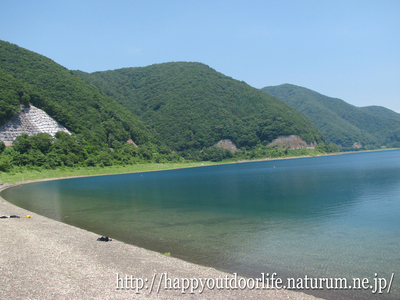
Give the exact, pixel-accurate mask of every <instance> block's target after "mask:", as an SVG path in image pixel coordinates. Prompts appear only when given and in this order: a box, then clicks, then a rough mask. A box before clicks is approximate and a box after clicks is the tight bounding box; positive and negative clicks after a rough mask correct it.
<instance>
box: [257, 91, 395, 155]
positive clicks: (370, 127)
mask: <svg viewBox="0 0 400 300" xmlns="http://www.w3.org/2000/svg"><path fill="white" fill-rule="evenodd" d="M261 90H262V91H264V92H267V93H269V94H271V95H274V96H275V97H277V98H279V99H281V100H283V101H285V102H286V103H287V104H288V105H289V106H291V107H293V108H295V109H297V110H298V111H299V112H301V113H303V114H304V115H305V116H307V117H308V118H309V119H310V120H311V121H312V122H313V123H314V125H315V126H316V127H317V128H318V129H319V130H320V131H321V132H322V133H323V134H324V136H325V137H326V138H327V141H328V142H334V143H336V144H338V145H341V146H343V147H347V148H348V147H352V146H353V145H354V143H358V144H361V145H363V147H364V148H365V147H366V148H376V147H382V146H387V147H399V146H400V140H399V139H398V138H397V136H400V132H399V128H400V115H398V114H397V113H395V112H394V111H391V110H389V109H387V108H384V107H379V106H369V107H364V108H362V107H361V108H360V107H355V106H353V105H351V104H349V103H347V102H345V101H343V100H342V99H338V98H332V97H328V96H325V95H322V94H320V93H318V92H315V91H312V90H310V89H307V88H304V87H300V86H296V85H292V84H282V85H278V86H269V87H264V88H262V89H261Z"/></svg>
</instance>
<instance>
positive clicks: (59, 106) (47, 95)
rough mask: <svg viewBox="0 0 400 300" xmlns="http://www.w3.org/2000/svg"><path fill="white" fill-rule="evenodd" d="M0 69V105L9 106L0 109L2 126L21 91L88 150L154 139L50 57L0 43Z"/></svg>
mask: <svg viewBox="0 0 400 300" xmlns="http://www.w3.org/2000/svg"><path fill="white" fill-rule="evenodd" d="M0 71H1V73H0V76H1V83H0V84H2V87H1V93H2V95H6V97H4V98H3V96H2V98H1V102H0V103H1V105H2V106H7V107H8V108H7V111H6V112H3V111H2V114H1V124H2V123H4V121H6V120H7V119H10V116H11V115H12V114H13V113H15V107H16V105H17V102H16V101H17V100H21V101H22V98H21V97H22V96H23V95H22V94H23V93H22V94H21V91H22V90H23V89H25V90H26V89H27V90H29V92H28V93H27V94H25V96H24V99H25V100H27V101H29V102H30V103H32V104H33V105H35V106H36V107H38V108H41V109H43V110H44V111H46V112H47V113H48V114H49V115H50V116H52V117H53V118H55V119H56V120H57V121H58V122H60V123H61V124H62V125H64V126H65V127H66V128H68V129H69V130H70V131H72V132H74V133H77V134H80V136H81V138H82V139H83V140H86V141H87V142H88V144H90V145H91V146H92V147H98V146H100V147H103V146H111V145H112V143H113V142H114V141H118V142H125V141H126V140H128V139H130V138H131V139H132V140H133V141H135V142H136V143H137V144H143V143H146V142H148V141H150V140H151V139H152V136H151V134H150V132H149V130H148V129H147V128H146V126H145V125H144V124H143V123H142V122H141V121H139V120H138V119H137V117H135V116H134V115H133V114H132V113H130V112H129V111H127V110H126V109H124V108H123V107H122V106H121V105H120V104H118V103H117V102H116V101H115V100H114V99H112V98H110V97H108V96H106V95H104V94H103V93H101V92H100V91H98V90H97V89H96V88H94V87H93V86H91V85H90V84H88V83H87V82H85V81H83V80H82V79H80V78H79V77H77V76H75V75H73V74H72V73H71V72H70V71H68V70H67V69H66V68H64V67H62V66H60V65H58V64H57V63H55V62H54V61H52V60H51V59H48V58H46V57H44V56H42V55H39V54H37V53H34V52H32V51H29V50H26V49H24V48H21V47H18V46H17V45H14V44H11V43H8V42H4V41H0ZM14 86H16V87H15V88H14ZM16 94H18V95H19V96H18V97H16ZM17 98H21V99H17ZM1 124H0V125H1Z"/></svg>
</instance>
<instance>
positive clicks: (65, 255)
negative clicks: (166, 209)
mask: <svg viewBox="0 0 400 300" xmlns="http://www.w3.org/2000/svg"><path fill="white" fill-rule="evenodd" d="M26 183H28V182H26ZM20 184H21V183H20ZM12 186H16V185H14V184H12V185H9V184H7V185H3V186H0V191H2V190H4V189H6V188H9V187H12ZM0 215H8V216H9V215H18V216H20V218H7V219H0V224H1V228H2V231H3V236H2V243H1V244H0V253H1V254H0V266H1V267H0V286H1V287H2V288H1V290H0V298H4V299H26V298H35V299H57V298H63V299H65V298H75V299H108V298H113V299H114V298H116V299H128V298H129V299H132V298H133V299H149V297H154V298H157V299H187V298H188V299H192V298H196V299H207V298H208V299H210V298H212V299H227V298H234V299H250V298H253V299H310V300H311V299H318V298H316V297H314V296H312V295H308V294H305V293H303V292H301V291H289V290H283V289H282V290H276V289H248V288H246V289H243V290H241V289H221V290H218V289H216V288H214V289H207V288H205V289H204V291H203V292H202V293H199V290H195V291H194V293H193V294H191V293H190V291H186V292H185V293H182V292H181V289H177V290H174V289H164V282H163V283H162V284H161V288H160V290H159V293H156V289H155V288H154V289H153V291H152V293H150V292H149V288H148V289H147V290H146V289H145V287H144V288H143V289H142V290H140V291H139V293H136V290H134V289H125V288H123V289H121V288H119V289H117V274H118V276H119V277H120V278H125V276H128V277H129V276H133V277H135V278H142V279H143V280H145V279H146V278H147V279H148V286H150V282H151V281H152V278H153V277H155V279H156V280H155V282H156V284H157V285H158V284H159V282H160V281H159V280H160V279H161V277H160V276H161V274H168V278H170V279H173V280H175V279H179V280H182V279H185V278H187V279H191V278H214V279H217V278H225V277H226V276H228V278H230V279H231V278H233V277H234V276H233V275H232V274H229V273H226V272H222V271H218V270H216V269H214V268H210V267H204V266H200V265H196V264H193V263H189V262H186V261H183V260H180V259H177V258H174V257H169V256H165V255H163V254H160V253H157V252H154V251H151V250H147V249H144V248H140V247H137V246H133V245H130V244H126V243H123V242H121V241H118V240H113V241H111V242H99V241H97V238H98V237H99V236H98V235H96V234H95V233H93V232H89V231H87V230H84V229H81V228H78V227H74V226H71V225H67V224H64V223H61V222H58V221H55V220H52V219H48V218H46V217H44V216H41V215H38V214H36V213H33V212H30V211H28V210H26V209H23V208H20V207H18V206H15V205H14V204H11V203H9V202H7V201H6V200H4V199H3V198H2V197H0ZM26 215H30V216H31V217H30V218H26ZM238 278H241V277H240V276H238ZM119 282H121V281H119ZM119 287H121V286H119Z"/></svg>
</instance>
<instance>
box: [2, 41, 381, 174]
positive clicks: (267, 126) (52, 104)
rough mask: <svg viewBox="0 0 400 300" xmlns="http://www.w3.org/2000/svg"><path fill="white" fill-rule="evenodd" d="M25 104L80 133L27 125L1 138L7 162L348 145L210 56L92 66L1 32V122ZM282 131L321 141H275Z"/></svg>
mask: <svg viewBox="0 0 400 300" xmlns="http://www.w3.org/2000/svg"><path fill="white" fill-rule="evenodd" d="M20 104H23V105H25V106H29V105H30V104H32V105H34V106H36V107H38V108H40V109H42V110H44V111H45V112H46V113H48V114H49V115H50V116H51V117H53V118H54V119H55V120H57V121H58V122H59V123H61V124H62V125H63V126H65V127H66V128H67V129H68V130H69V131H70V132H72V134H71V135H68V134H67V133H63V132H59V133H57V134H56V135H55V136H54V137H52V136H50V135H49V134H46V133H40V134H38V135H36V136H28V135H27V134H23V135H21V136H20V137H18V138H17V139H16V140H15V141H14V143H13V144H14V145H13V147H5V144H4V143H3V142H0V172H19V171H23V170H25V169H26V168H28V169H38V170H40V169H43V168H45V169H53V168H60V167H61V168H63V167H81V166H84V167H103V166H110V165H127V164H137V163H148V162H155V163H166V162H182V161H185V160H186V161H187V160H196V161H221V160H227V159H228V160H229V159H231V160H242V159H256V158H266V157H272V158H275V157H283V156H297V155H317V154H320V153H326V152H335V151H338V149H337V147H336V146H335V145H333V144H329V145H328V144H325V143H324V141H325V139H324V137H323V135H322V134H321V133H320V132H319V131H318V129H317V128H316V127H315V126H314V125H313V124H312V123H311V122H310V120H309V119H308V118H306V117H304V116H303V115H301V114H300V113H299V112H297V111H296V110H295V109H293V108H291V107H289V106H288V105H286V104H285V103H284V102H283V101H281V100H278V99H277V98H275V97H273V96H270V95H268V94H267V93H264V92H262V91H260V90H258V89H255V88H252V87H250V86H248V85H247V84H246V83H244V82H240V81H237V80H234V79H232V78H230V77H227V76H224V75H223V74H221V73H218V72H216V71H215V70H213V69H211V68H210V67H208V66H206V65H204V64H200V63H184V62H180V63H165V64H158V65H152V66H149V67H143V68H127V69H120V70H115V71H107V72H96V73H92V74H87V73H84V72H80V71H70V70H67V69H66V68H64V67H62V66H60V65H59V64H57V63H55V62H54V61H52V60H51V59H49V58H46V57H44V56H42V55H39V54H37V53H34V52H32V51H29V50H27V49H24V48H21V47H18V46H17V45H14V44H11V43H8V42H4V41H0V125H2V124H4V123H5V122H7V121H8V120H11V119H12V118H13V117H14V116H15V115H16V114H17V113H18V112H19V110H20ZM376 113H379V112H376ZM282 135H299V136H300V137H301V138H302V139H304V140H305V141H306V142H308V143H315V144H318V147H316V149H288V148H287V147H280V146H279V145H278V146H274V147H270V146H268V143H269V142H271V141H272V140H273V139H275V138H276V137H278V136H282ZM220 139H231V140H232V141H233V142H234V143H235V144H236V145H237V146H238V148H239V150H238V151H236V152H231V151H230V150H226V149H222V148H219V147H216V146H215V143H216V142H217V141H218V140H220ZM128 140H133V142H134V143H127V141H128Z"/></svg>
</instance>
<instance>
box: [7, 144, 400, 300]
mask: <svg viewBox="0 0 400 300" xmlns="http://www.w3.org/2000/svg"><path fill="white" fill-rule="evenodd" d="M1 196H2V197H3V198H4V199H6V200H8V201H9V202H11V203H14V204H16V205H18V206H21V207H23V208H25V209H28V210H30V211H33V212H36V213H39V214H41V215H44V216H47V217H49V218H52V219H55V220H58V221H61V222H64V223H67V224H71V225H74V226H77V227H80V228H84V229H87V230H90V231H93V232H95V233H97V234H99V235H107V236H110V237H112V238H115V239H118V240H121V241H124V242H127V243H130V244H134V245H137V246H141V247H144V248H147V249H151V250H155V251H158V252H161V253H165V252H170V253H171V256H174V257H178V258H181V259H184V260H187V261H190V262H194V263H198V264H202V265H206V266H212V267H215V268H217V269H221V270H224V271H228V272H231V273H233V272H237V273H239V274H240V275H244V276H251V277H260V274H261V273H262V272H263V273H270V274H271V273H273V272H276V273H277V276H278V277H281V278H287V277H293V278H304V276H305V275H307V276H308V277H312V278H317V277H324V278H347V279H348V280H349V282H351V283H353V281H352V279H353V278H360V279H361V280H362V279H363V278H368V279H369V281H370V282H377V281H378V278H385V280H386V281H387V284H389V281H390V279H391V277H392V274H393V273H394V277H393V282H392V285H391V289H390V293H389V294H388V293H387V288H386V290H383V293H382V294H381V295H378V294H377V293H376V294H373V293H372V291H373V289H370V288H368V289H367V290H362V289H361V290H351V291H343V290H333V289H331V290H326V289H324V290H304V292H306V293H310V294H314V295H316V296H320V297H324V298H326V299H338V298H340V297H343V298H346V299H377V298H379V299H399V298H400V289H399V284H400V282H399V279H400V274H396V272H397V271H399V270H400V255H399V252H400V251H399V250H400V150H392V151H376V152H363V153H351V154H343V155H333V156H322V157H311V158H299V159H286V160H275V161H261V162H249V163H237V164H227V165H216V166H206V167H198V168H187V169H177V170H168V171H156V172H143V173H131V174H121V175H109V176H96V177H86V178H74V179H65V180H57V181H47V182H38V183H32V184H27V185H22V186H18V187H14V188H10V189H7V190H5V191H3V192H2V193H1ZM166 271H168V270H166ZM374 279H375V281H374ZM381 282H383V280H381Z"/></svg>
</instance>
